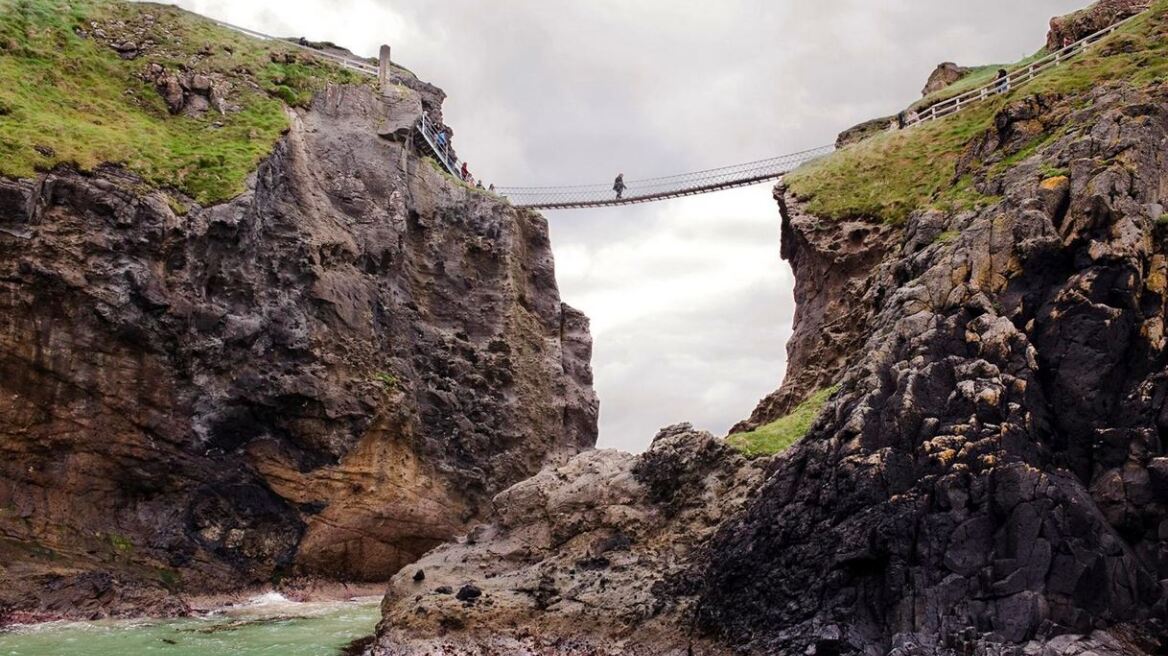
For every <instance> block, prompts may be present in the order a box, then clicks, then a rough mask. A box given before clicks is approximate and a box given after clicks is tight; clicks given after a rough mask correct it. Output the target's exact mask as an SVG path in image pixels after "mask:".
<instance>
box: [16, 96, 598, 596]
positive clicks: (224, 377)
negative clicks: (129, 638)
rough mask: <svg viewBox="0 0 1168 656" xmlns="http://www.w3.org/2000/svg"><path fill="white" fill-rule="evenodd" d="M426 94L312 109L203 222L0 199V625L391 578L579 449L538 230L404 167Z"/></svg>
mask: <svg viewBox="0 0 1168 656" xmlns="http://www.w3.org/2000/svg"><path fill="white" fill-rule="evenodd" d="M192 85H193V86H194V87H199V84H198V81H197V80H194V79H192V80H191V85H188V86H192ZM420 85H421V83H418V84H417V85H414V86H420ZM180 86H182V85H181V84H180ZM424 86H426V87H428V85H424ZM184 88H185V87H184ZM431 89H432V88H431ZM423 91H426V89H423ZM438 94H440V92H438ZM438 94H435V93H433V92H430V91H427V92H426V93H422V92H419V91H417V90H415V89H413V88H411V87H410V86H407V85H400V86H395V88H394V89H393V91H392V93H391V94H390V95H389V96H388V97H382V96H381V95H380V94H378V93H376V92H375V91H374V90H372V89H370V88H368V87H364V86H330V87H328V88H327V89H325V90H324V91H323V92H322V93H320V94H318V96H317V97H316V99H315V101H314V102H313V103H312V106H311V107H310V108H308V109H306V110H296V111H291V110H290V112H289V118H290V121H291V126H292V127H291V129H290V131H289V132H288V133H287V135H286V136H285V138H284V139H283V140H282V141H281V142H280V143H279V144H278V145H277V147H276V149H275V151H274V152H273V153H272V154H271V156H270V157H269V158H268V159H267V160H266V161H264V162H263V163H262V165H261V166H260V167H259V169H258V171H256V173H255V174H254V176H253V178H252V180H251V182H250V184H249V188H250V189H249V191H248V192H247V193H245V194H244V195H243V196H241V197H239V198H236V199H235V200H233V201H231V202H228V203H224V204H222V205H217V206H214V207H199V206H198V205H196V204H195V203H194V202H193V201H191V199H188V198H184V197H182V196H181V195H179V194H177V193H169V194H168V193H166V192H161V191H150V190H149V187H148V186H147V185H145V184H144V183H143V182H142V181H141V180H138V179H135V178H133V177H131V176H129V175H126V174H125V173H123V172H122V171H120V170H118V169H116V168H112V167H106V168H102V169H99V170H98V171H96V172H94V173H91V174H90V173H87V174H83V173H79V172H76V171H72V170H67V169H58V170H54V171H51V172H48V173H45V174H43V175H41V176H40V177H38V178H37V179H33V180H0V580H2V581H3V586H0V608H5V607H7V608H9V609H12V608H16V609H21V608H24V609H32V610H38V609H39V610H45V611H55V610H59V609H65V610H68V608H69V607H70V606H72V607H74V608H77V609H80V610H79V611H78V612H80V613H81V614H83V615H87V616H89V615H100V614H103V613H107V612H109V613H120V612H123V610H124V611H125V612H141V611H143V610H147V611H150V610H156V609H158V608H161V607H162V606H160V605H158V604H156V603H155V602H149V604H148V605H149V606H150V608H147V609H143V608H141V606H140V605H138V604H136V603H135V601H134V600H136V599H145V598H147V597H146V596H145V595H146V593H145V592H144V591H143V590H144V588H150V587H155V588H157V589H158V590H164V589H165V590H170V591H183V592H200V591H215V590H228V589H236V588H238V587H240V586H244V585H252V584H261V583H270V582H278V581H279V580H280V579H281V578H283V577H285V576H317V577H328V578H337V579H343V580H357V581H361V580H384V579H386V578H388V577H389V576H390V575H391V574H392V573H393V572H395V571H396V570H398V569H399V568H400V567H402V566H403V565H404V564H406V563H409V562H411V561H412V560H414V559H415V558H417V557H418V556H419V555H421V554H422V553H423V552H425V551H426V550H428V549H430V548H431V547H433V546H435V545H437V544H439V543H441V542H443V541H445V540H446V539H448V538H450V537H451V536H453V535H455V534H457V533H460V532H462V531H464V530H465V527H466V526H467V525H468V522H471V521H472V520H474V519H475V518H476V517H478V516H479V515H480V514H482V513H483V512H484V511H485V510H487V502H488V501H489V500H490V498H491V497H493V496H494V495H495V494H497V493H498V492H500V491H501V490H503V489H505V488H506V487H507V486H509V485H511V484H512V483H515V482H517V481H520V480H522V479H525V478H527V477H529V476H531V475H532V474H534V473H536V472H537V471H539V470H540V468H541V467H543V466H544V465H545V464H547V463H549V462H558V461H562V460H563V459H565V458H567V457H569V456H571V455H573V454H575V453H577V452H579V451H580V450H582V449H584V448H587V447H591V446H592V445H593V443H594V441H595V438H596V416H597V402H596V397H595V395H594V394H593V392H592V389H591V369H590V365H589V359H590V355H591V341H590V337H589V335H588V322H587V319H586V318H585V317H583V315H581V314H580V313H579V312H576V311H575V310H573V309H571V308H569V307H567V306H565V305H563V304H562V303H561V302H560V299H559V294H558V291H557V288H556V281H555V275H554V266H553V259H552V253H551V248H550V244H549V241H548V232H547V224H546V222H545V221H544V219H543V218H542V217H540V216H539V215H537V214H534V213H531V212H527V211H521V210H516V209H514V208H512V207H510V206H509V205H507V204H505V203H503V202H501V201H499V200H498V199H496V198H495V197H493V196H492V195H488V194H484V193H479V192H476V191H474V190H471V189H468V188H466V187H464V186H463V185H461V184H458V183H456V182H455V181H453V180H452V179H451V178H450V177H449V176H446V175H444V174H443V173H442V172H440V171H439V170H438V168H437V167H436V166H435V165H434V164H433V163H431V162H429V161H428V160H424V159H422V158H420V157H418V156H417V154H416V152H415V151H414V149H413V146H412V144H411V143H410V131H409V126H411V125H412V124H413V122H414V121H416V120H417V118H418V116H419V115H420V114H421V112H422V111H430V110H433V107H431V108H427V107H426V104H427V103H433V102H434V99H435V98H436V97H437V99H438V102H440V95H438ZM185 102H187V103H188V104H189V100H187V101H185ZM175 120H181V119H175ZM95 573H96V574H95ZM95 576H96V578H94V577H95ZM95 586H97V587H100V588H101V589H102V592H101V593H100V594H96V593H94V594H92V595H91V593H90V592H86V591H87V590H88V591H92V590H96V589H97V587H95ZM69 590H75V591H78V593H77V596H78V597H79V598H80V597H84V598H85V601H84V602H82V601H79V599H70V598H69V595H68V594H67V593H68V591H69ZM94 597H96V598H97V599H98V601H97V602H95V601H94ZM50 601H51V603H52V604H53V605H54V608H45V604H47V603H49V602H50Z"/></svg>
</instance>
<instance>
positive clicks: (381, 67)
mask: <svg viewBox="0 0 1168 656" xmlns="http://www.w3.org/2000/svg"><path fill="white" fill-rule="evenodd" d="M377 83H378V85H379V86H380V87H381V93H382V94H383V95H384V94H387V93H389V46H381V53H380V56H379V61H378V66H377Z"/></svg>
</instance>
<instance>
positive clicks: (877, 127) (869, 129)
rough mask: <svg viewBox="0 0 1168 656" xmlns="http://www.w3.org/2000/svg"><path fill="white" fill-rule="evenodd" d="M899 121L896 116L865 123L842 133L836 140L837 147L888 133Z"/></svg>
mask: <svg viewBox="0 0 1168 656" xmlns="http://www.w3.org/2000/svg"><path fill="white" fill-rule="evenodd" d="M896 121H897V117H896V116H886V117H884V118H874V119H872V120H870V121H864V122H863V123H859V124H857V125H853V126H852V127H850V128H848V129H847V130H844V131H843V132H840V133H839V134H838V135H836V138H835V147H836V148H843V147H844V146H849V145H851V144H854V143H859V142H861V141H863V140H865V139H867V138H868V137H874V136H876V135H878V134H880V133H881V132H885V131H887V130H888V129H889V128H890V127H891V126H895V125H896Z"/></svg>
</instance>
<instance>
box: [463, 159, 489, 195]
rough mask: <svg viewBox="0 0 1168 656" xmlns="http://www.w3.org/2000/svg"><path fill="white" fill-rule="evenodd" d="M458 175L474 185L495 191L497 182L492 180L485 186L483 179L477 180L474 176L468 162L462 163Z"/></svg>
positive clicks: (484, 189)
mask: <svg viewBox="0 0 1168 656" xmlns="http://www.w3.org/2000/svg"><path fill="white" fill-rule="evenodd" d="M458 176H459V177H460V178H462V181H463V182H465V183H467V184H468V185H470V186H472V187H475V188H478V189H482V190H483V191H489V192H491V193H495V183H493V182H492V183H491V184H490V186H488V187H484V186H483V181H482V180H475V179H474V176H473V175H471V174H470V166H469V165H468V164H467V163H466V162H463V163H462V168H461V169H460V170H459V172H458Z"/></svg>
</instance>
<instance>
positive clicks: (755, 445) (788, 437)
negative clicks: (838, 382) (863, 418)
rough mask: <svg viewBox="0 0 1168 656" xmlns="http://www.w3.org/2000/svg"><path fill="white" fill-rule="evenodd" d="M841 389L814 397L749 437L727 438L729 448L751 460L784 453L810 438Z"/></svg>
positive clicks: (739, 435)
mask: <svg viewBox="0 0 1168 656" xmlns="http://www.w3.org/2000/svg"><path fill="white" fill-rule="evenodd" d="M837 389H839V388H838V387H829V388H827V389H823V390H819V391H818V392H816V393H815V394H812V395H811V398H809V399H807V400H806V401H804V402H803V403H800V404H799V406H798V407H796V408H795V409H794V410H792V411H791V414H789V415H787V416H785V417H782V418H781V419H776V420H775V421H772V422H771V423H769V424H767V425H765V426H760V427H758V428H756V429H755V430H752V431H750V432H748V433H736V434H734V435H731V436H729V437H727V438H726V442H727V444H729V445H730V446H732V447H734V448H736V449H738V450H739V451H742V452H743V453H745V454H746V455H748V456H752V457H753V456H769V455H774V454H776V453H781V452H782V451H785V450H786V449H787V447H789V446H791V445H792V444H794V443H795V442H798V441H799V440H800V439H802V438H803V436H804V435H806V434H807V431H808V430H809V429H810V428H811V424H812V422H814V421H815V418H816V417H817V416H819V411H820V410H822V409H823V406H824V404H826V403H827V400H828V399H829V398H831V395H832V394H835V392H836V390H837Z"/></svg>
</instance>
